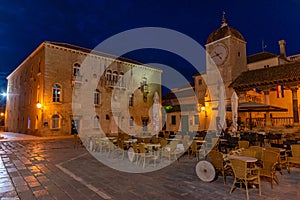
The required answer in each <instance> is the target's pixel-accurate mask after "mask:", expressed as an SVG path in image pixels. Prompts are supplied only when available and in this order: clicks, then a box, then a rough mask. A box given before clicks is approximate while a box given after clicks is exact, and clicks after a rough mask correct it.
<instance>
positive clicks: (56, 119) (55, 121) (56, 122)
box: [51, 115, 60, 129]
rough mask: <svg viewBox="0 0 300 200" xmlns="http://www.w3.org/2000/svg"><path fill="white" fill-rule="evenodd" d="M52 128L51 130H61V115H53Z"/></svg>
mask: <svg viewBox="0 0 300 200" xmlns="http://www.w3.org/2000/svg"><path fill="white" fill-rule="evenodd" d="M51 122H52V126H51V128H53V129H58V128H60V117H59V115H53V116H52V118H51Z"/></svg>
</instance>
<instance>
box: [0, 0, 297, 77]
mask: <svg viewBox="0 0 300 200" xmlns="http://www.w3.org/2000/svg"><path fill="white" fill-rule="evenodd" d="M20 2H22V3H20ZM299 10H300V0H287V1H279V0H252V1H241V0H229V1H224V0H223V1H221V0H220V1H216V0H209V1H208V0H207V1H198V0H194V1H188V0H187V1H184V0H181V1H179V0H159V1H158V0H157V1H148V0H143V1H141V0H121V1H120V0H95V1H89V0H65V1H63V0H62V1H56V0H52V1H50V0H49V1H30V0H27V1H26V0H25V1H11V0H6V1H4V2H3V1H2V2H1V5H0V37H1V40H0V72H1V71H2V72H8V73H9V72H11V71H12V70H14V69H15V68H16V67H17V66H18V65H19V64H20V63H21V62H22V61H23V60H24V59H25V58H26V57H27V56H28V55H29V54H30V53H31V52H32V51H33V50H34V49H35V48H36V47H37V46H38V45H39V44H40V43H42V42H43V41H45V40H49V41H55V42H66V43H70V44H74V45H78V46H82V47H86V48H91V49H93V48H94V47H95V46H96V45H98V44H99V43H100V42H102V41H103V40H105V39H106V38H108V37H111V36H113V35H114V34H117V33H119V32H122V31H126V30H128V29H132V28H139V27H150V26H151V27H163V28H169V29H174V30H176V31H179V32H181V33H184V34H186V35H188V36H190V37H191V38H193V39H194V40H196V41H197V42H199V43H200V44H201V45H205V42H206V39H207V37H208V35H209V34H210V33H211V32H212V31H214V30H215V29H217V28H219V27H220V25H221V23H222V21H221V19H222V12H223V11H225V12H226V18H227V21H228V24H229V26H231V27H233V28H235V29H237V30H239V31H240V32H241V33H242V34H243V36H244V38H245V40H246V41H247V54H248V55H250V54H253V53H257V52H260V51H262V44H261V43H262V40H264V42H265V44H266V45H267V48H266V49H265V50H266V51H269V52H272V53H277V54H278V53H279V47H278V40H280V39H285V40H286V42H287V45H286V50H287V55H293V54H297V53H300V40H299V36H300V13H299ZM107 53H110V52H107ZM126 57H129V58H132V59H135V60H138V61H140V62H143V63H153V62H158V63H163V64H167V65H169V66H172V67H174V68H175V69H183V68H184V69H186V67H187V64H186V63H185V61H184V60H182V59H181V58H177V57H176V56H174V55H170V54H169V53H166V52H161V51H153V50H149V51H137V52H134V53H129V54H127V55H126ZM184 73H185V75H186V76H190V77H191V76H192V75H193V73H194V71H193V70H185V72H184ZM188 73H190V74H188Z"/></svg>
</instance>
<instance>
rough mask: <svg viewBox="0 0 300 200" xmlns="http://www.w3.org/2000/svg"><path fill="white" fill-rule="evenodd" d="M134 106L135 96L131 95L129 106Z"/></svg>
mask: <svg viewBox="0 0 300 200" xmlns="http://www.w3.org/2000/svg"><path fill="white" fill-rule="evenodd" d="M133 104H134V95H133V94H130V95H129V106H130V107H133Z"/></svg>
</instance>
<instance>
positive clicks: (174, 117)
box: [171, 115, 176, 125]
mask: <svg viewBox="0 0 300 200" xmlns="http://www.w3.org/2000/svg"><path fill="white" fill-rule="evenodd" d="M171 123H172V125H176V115H172V116H171Z"/></svg>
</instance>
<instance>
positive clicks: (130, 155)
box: [127, 147, 135, 162]
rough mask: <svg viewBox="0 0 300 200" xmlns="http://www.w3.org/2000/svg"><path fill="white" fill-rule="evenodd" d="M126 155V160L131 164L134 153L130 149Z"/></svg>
mask: <svg viewBox="0 0 300 200" xmlns="http://www.w3.org/2000/svg"><path fill="white" fill-rule="evenodd" d="M127 155H128V159H129V161H130V162H133V161H134V156H135V153H134V150H133V148H132V147H130V148H129V149H128V151H127Z"/></svg>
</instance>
